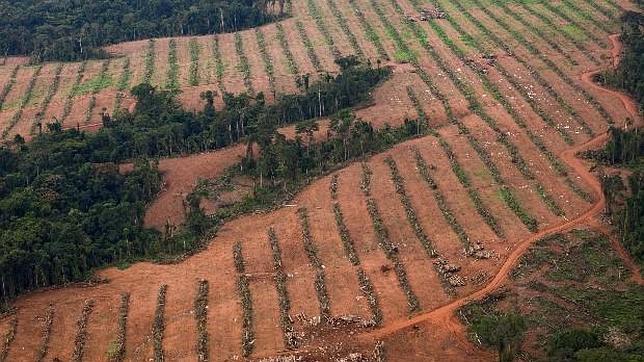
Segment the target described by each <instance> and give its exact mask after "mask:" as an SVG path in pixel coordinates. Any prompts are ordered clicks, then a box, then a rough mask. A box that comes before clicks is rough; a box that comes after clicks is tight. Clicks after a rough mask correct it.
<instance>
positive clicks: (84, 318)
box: [71, 299, 94, 362]
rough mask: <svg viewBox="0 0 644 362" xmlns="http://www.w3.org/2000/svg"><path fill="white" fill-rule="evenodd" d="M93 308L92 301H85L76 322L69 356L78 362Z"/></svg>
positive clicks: (83, 349) (80, 359) (83, 348)
mask: <svg viewBox="0 0 644 362" xmlns="http://www.w3.org/2000/svg"><path fill="white" fill-rule="evenodd" d="M93 310H94V301H93V300H91V299H90V300H87V301H85V304H84V305H83V310H82V311H81V315H80V317H79V318H78V321H77V322H76V328H77V329H76V337H75V338H74V351H73V352H72V358H71V360H72V361H74V362H80V361H82V360H83V354H84V353H85V343H86V342H87V323H88V322H89V316H90V314H92V311H93Z"/></svg>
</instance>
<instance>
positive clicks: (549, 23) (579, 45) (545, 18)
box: [516, 2, 601, 66]
mask: <svg viewBox="0 0 644 362" xmlns="http://www.w3.org/2000/svg"><path fill="white" fill-rule="evenodd" d="M516 4H517V5H518V6H521V7H522V8H523V10H525V11H527V12H528V13H529V14H530V15H532V16H534V17H536V18H538V19H539V20H541V22H543V23H544V24H545V25H546V26H547V27H548V28H550V29H552V30H555V31H557V30H558V29H564V28H563V27H561V26H559V25H557V24H555V23H554V22H553V21H552V19H550V18H549V17H548V16H546V14H544V12H543V11H536V10H535V9H533V8H532V7H531V6H529V5H528V4H526V3H524V2H517V3H516ZM568 23H570V25H573V26H575V28H576V29H581V28H579V27H578V25H577V24H575V23H572V22H570V21H568ZM558 33H559V34H561V35H562V36H563V37H564V38H566V39H567V40H568V41H569V42H571V43H572V44H573V45H574V46H575V48H577V50H579V51H580V52H581V53H582V54H583V55H584V56H585V57H586V59H588V60H590V61H591V62H592V63H593V64H594V65H596V66H599V65H601V62H600V61H599V59H597V58H596V57H595V56H594V55H593V53H592V52H591V51H590V50H588V49H587V48H586V46H585V43H584V42H583V41H582V40H581V39H580V38H578V37H575V36H573V35H571V34H570V33H568V32H566V31H563V30H560V31H558ZM586 35H587V36H589V37H590V38H591V39H593V41H595V40H594V38H595V36H594V34H592V33H590V32H588V33H587V34H586Z"/></svg>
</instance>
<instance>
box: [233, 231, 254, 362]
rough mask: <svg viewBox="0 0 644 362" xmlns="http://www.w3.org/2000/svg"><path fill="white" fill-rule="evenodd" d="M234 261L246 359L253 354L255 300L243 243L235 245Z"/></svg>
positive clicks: (243, 348) (243, 351) (243, 349)
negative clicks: (243, 251) (247, 274)
mask: <svg viewBox="0 0 644 362" xmlns="http://www.w3.org/2000/svg"><path fill="white" fill-rule="evenodd" d="M233 259H234V261H235V269H236V270H237V292H238V293H239V298H240V299H241V305H242V314H243V316H242V353H243V355H244V357H247V356H250V354H251V353H252V352H253V346H254V342H255V332H254V329H253V299H252V297H251V294H250V286H249V282H248V277H247V276H246V265H245V263H244V255H243V254H242V245H241V242H237V243H235V245H233Z"/></svg>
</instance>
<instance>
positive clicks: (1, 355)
mask: <svg viewBox="0 0 644 362" xmlns="http://www.w3.org/2000/svg"><path fill="white" fill-rule="evenodd" d="M17 330H18V318H15V317H14V318H12V319H11V321H10V322H9V329H7V332H6V333H5V334H4V336H2V347H0V362H5V361H6V360H7V356H8V355H9V349H10V348H11V345H12V344H13V341H14V340H15V339H16V331H17Z"/></svg>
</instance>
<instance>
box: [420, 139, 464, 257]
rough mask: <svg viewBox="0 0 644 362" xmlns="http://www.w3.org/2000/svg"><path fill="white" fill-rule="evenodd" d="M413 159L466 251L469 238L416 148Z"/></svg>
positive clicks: (444, 216)
mask: <svg viewBox="0 0 644 362" xmlns="http://www.w3.org/2000/svg"><path fill="white" fill-rule="evenodd" d="M414 159H415V160H416V169H417V170H418V173H419V174H420V176H421V177H422V178H423V180H424V181H425V183H427V185H428V186H429V188H430V189H431V190H432V194H433V196H434V200H436V205H438V209H439V210H440V211H441V214H442V215H443V218H444V219H445V221H446V222H447V224H448V225H449V226H450V228H451V229H452V230H453V231H454V233H455V234H456V235H457V236H458V239H459V241H460V242H461V244H462V245H463V248H464V249H465V250H466V251H467V250H468V249H469V248H470V237H469V236H468V235H467V232H466V231H465V228H463V226H462V225H461V224H460V223H459V222H458V220H457V219H456V216H454V212H453V211H452V209H451V208H450V207H449V205H448V204H447V200H446V199H445V195H443V193H442V192H441V190H440V189H439V188H438V184H437V183H436V181H435V180H434V178H433V177H432V175H431V173H430V172H429V169H430V167H429V166H428V165H427V162H426V161H425V159H424V158H423V155H422V154H421V153H420V151H419V150H418V149H417V148H414Z"/></svg>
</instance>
